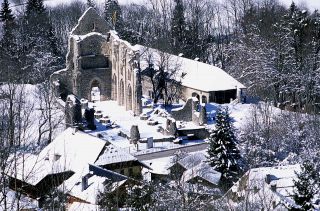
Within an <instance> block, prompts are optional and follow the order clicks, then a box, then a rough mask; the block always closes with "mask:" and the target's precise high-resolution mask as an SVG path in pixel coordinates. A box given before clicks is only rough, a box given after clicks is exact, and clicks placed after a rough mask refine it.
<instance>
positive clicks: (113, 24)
mask: <svg viewBox="0 0 320 211" xmlns="http://www.w3.org/2000/svg"><path fill="white" fill-rule="evenodd" d="M104 13H105V19H106V21H107V23H108V26H109V27H110V29H114V30H116V31H118V33H121V30H122V28H121V27H122V26H123V21H122V17H121V8H120V6H119V4H118V1H117V0H108V1H107V2H106V4H105V12H104Z"/></svg>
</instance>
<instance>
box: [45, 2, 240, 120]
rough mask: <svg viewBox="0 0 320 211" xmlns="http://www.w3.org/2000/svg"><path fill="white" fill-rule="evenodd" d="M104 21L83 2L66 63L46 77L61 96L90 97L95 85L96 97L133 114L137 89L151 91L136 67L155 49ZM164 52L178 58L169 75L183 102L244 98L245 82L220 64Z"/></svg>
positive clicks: (138, 103) (138, 98)
mask: <svg viewBox="0 0 320 211" xmlns="http://www.w3.org/2000/svg"><path fill="white" fill-rule="evenodd" d="M107 26H108V24H107V22H106V21H105V20H104V19H103V18H102V17H101V16H100V15H98V13H97V12H96V10H95V9H93V8H89V9H88V10H87V11H86V12H85V13H84V14H83V15H82V17H81V18H80V19H79V21H78V24H77V25H76V26H75V28H74V29H73V30H72V31H71V33H70V37H69V46H68V48H69V49H68V54H67V64H66V68H65V69H63V70H60V71H58V72H55V73H54V74H53V75H52V76H51V82H52V84H54V85H55V90H56V92H57V95H59V96H60V97H61V98H62V99H65V98H66V96H67V95H69V94H74V95H75V96H77V97H78V98H79V99H81V98H85V99H88V100H90V101H91V100H94V99H92V95H91V91H92V90H93V88H95V89H96V87H98V89H99V90H100V98H101V100H115V101H117V102H118V104H119V105H120V106H124V107H125V108H126V110H132V111H133V113H134V114H135V115H139V114H141V112H142V102H141V98H142V94H143V95H145V96H149V97H150V98H151V97H152V96H153V89H152V85H151V84H150V82H148V80H146V78H145V76H143V80H142V79H141V77H142V76H141V74H140V69H141V70H143V68H147V67H148V65H150V64H149V63H148V62H153V63H155V64H156V63H157V61H156V60H157V59H156V58H157V57H159V55H160V54H159V51H158V50H156V49H150V48H149V49H148V51H146V50H145V48H146V47H144V46H140V45H135V46H132V45H131V44H130V43H128V42H127V41H124V40H121V39H120V38H119V37H118V36H117V34H116V32H115V31H111V30H110V29H109V28H108V27H107ZM149 50H150V52H151V54H150V55H152V57H153V58H155V59H154V60H153V61H148V62H147V63H146V61H143V60H141V59H143V56H146V55H143V52H149ZM140 51H142V52H140ZM168 58H170V60H172V61H175V62H176V64H179V65H178V66H179V75H180V77H178V78H176V79H175V80H179V81H181V85H182V87H181V90H182V91H181V96H179V99H181V100H184V101H185V102H186V101H187V99H189V98H190V97H196V98H197V99H198V102H199V103H202V104H206V103H210V102H215V103H229V102H231V101H234V100H237V102H241V101H243V100H245V89H246V87H245V86H244V85H242V84H241V83H240V82H238V81H237V80H236V79H234V78H233V77H231V76H230V75H229V74H227V73H226V72H225V71H223V70H222V69H220V68H218V67H215V66H212V65H210V64H206V63H202V62H199V61H195V60H191V59H187V58H183V57H179V56H175V55H171V54H168ZM158 59H159V58H158ZM168 61H169V60H168ZM158 62H159V61H158ZM141 72H142V73H143V71H141ZM142 75H143V74H142Z"/></svg>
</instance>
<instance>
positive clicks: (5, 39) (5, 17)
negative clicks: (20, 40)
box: [0, 0, 15, 56]
mask: <svg viewBox="0 0 320 211" xmlns="http://www.w3.org/2000/svg"><path fill="white" fill-rule="evenodd" d="M0 22H2V23H3V36H2V39H1V43H0V46H1V48H2V51H5V52H6V53H7V54H9V55H10V56H11V53H12V52H10V50H12V49H13V48H14V47H13V45H14V43H15V42H14V34H13V30H14V27H15V22H14V16H13V14H12V10H11V9H10V4H9V2H8V0H4V2H3V3H2V7H1V10H0Z"/></svg>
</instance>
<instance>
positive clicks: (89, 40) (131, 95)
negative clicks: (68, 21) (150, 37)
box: [51, 8, 142, 115]
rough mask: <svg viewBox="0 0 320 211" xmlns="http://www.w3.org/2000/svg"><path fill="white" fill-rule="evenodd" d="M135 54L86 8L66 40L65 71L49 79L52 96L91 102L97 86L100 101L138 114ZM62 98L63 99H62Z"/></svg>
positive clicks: (95, 14) (139, 104)
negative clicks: (114, 103)
mask: <svg viewBox="0 0 320 211" xmlns="http://www.w3.org/2000/svg"><path fill="white" fill-rule="evenodd" d="M138 68H139V51H135V50H134V47H132V46H131V45H130V43H128V42H126V41H123V40H121V39H119V37H118V36H117V35H116V33H115V32H113V31H109V30H108V29H107V24H106V22H105V20H104V19H103V18H102V17H101V16H99V15H98V14H97V12H96V11H95V10H94V9H93V8H90V9H88V10H87V11H86V12H85V13H84V15H83V16H82V17H81V18H80V19H79V22H78V24H77V26H76V27H75V28H74V29H73V30H72V32H71V34H70V37H69V45H68V54H67V64H66V69H63V70H60V71H58V72H56V73H54V74H53V75H52V76H51V82H52V84H53V85H54V87H55V90H56V94H57V95H59V96H62V95H63V96H65V97H66V96H67V95H69V94H74V95H76V96H77V97H78V98H86V99H88V100H91V89H92V87H94V86H98V87H99V89H100V94H101V100H111V99H112V100H116V101H117V102H118V104H119V105H121V106H124V107H125V108H126V110H132V111H133V113H134V114H135V115H139V114H141V112H142V107H141V106H142V105H141V97H142V87H141V78H140V74H139V70H138ZM62 98H63V97H62Z"/></svg>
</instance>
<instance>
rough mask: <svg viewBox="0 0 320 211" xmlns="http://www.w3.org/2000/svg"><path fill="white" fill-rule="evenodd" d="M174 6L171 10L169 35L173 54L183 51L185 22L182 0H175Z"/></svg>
mask: <svg viewBox="0 0 320 211" xmlns="http://www.w3.org/2000/svg"><path fill="white" fill-rule="evenodd" d="M175 2H176V6H175V7H174V10H173V17H172V26H171V37H172V50H173V52H174V53H175V54H179V53H185V52H184V51H185V42H186V29H185V28H186V23H185V17H184V6H183V2H182V0H175Z"/></svg>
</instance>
